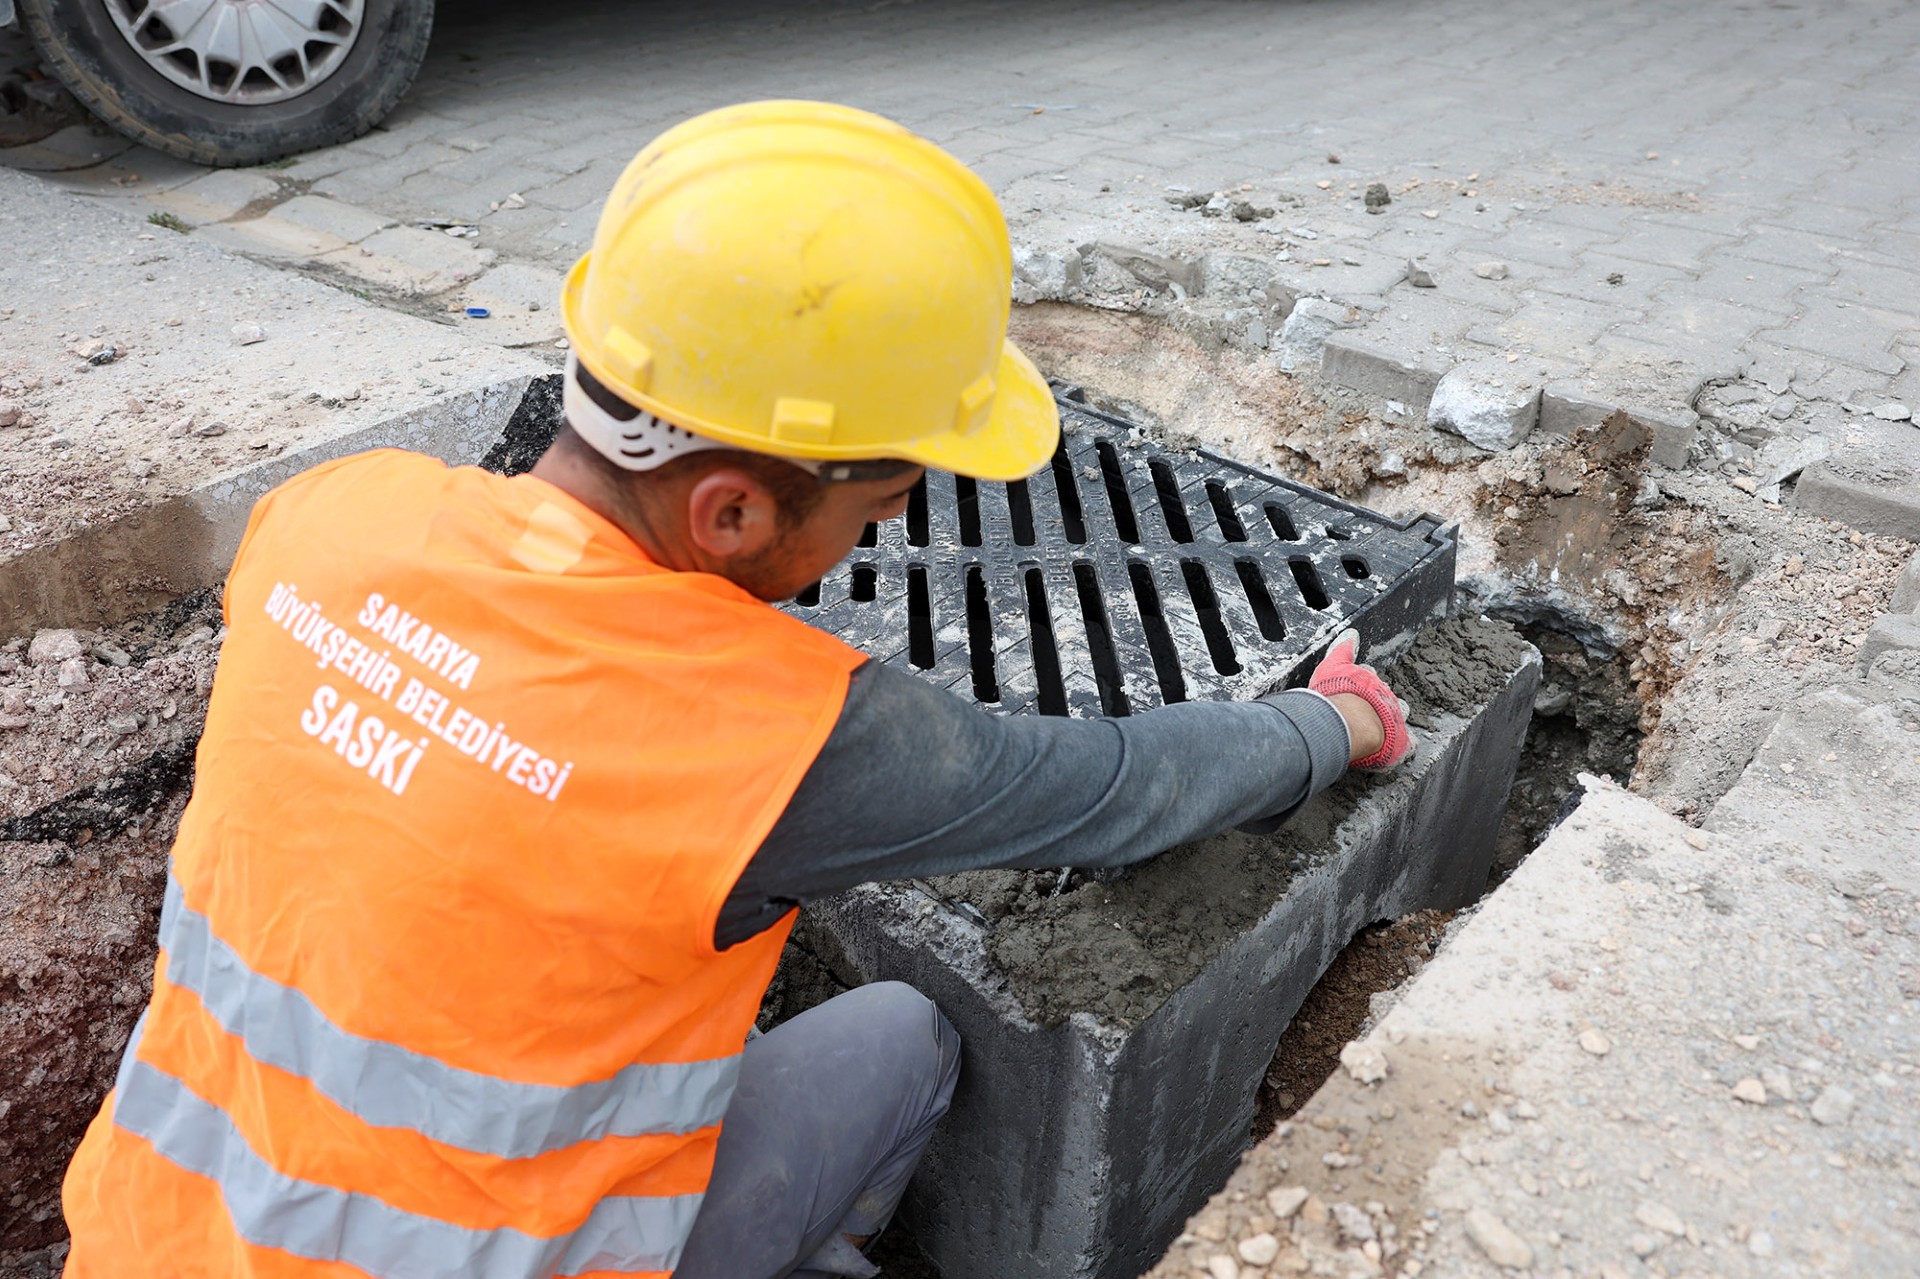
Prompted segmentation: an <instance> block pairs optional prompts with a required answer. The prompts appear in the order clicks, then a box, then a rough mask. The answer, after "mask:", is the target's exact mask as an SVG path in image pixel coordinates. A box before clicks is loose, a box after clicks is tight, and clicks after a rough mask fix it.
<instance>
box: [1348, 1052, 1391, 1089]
mask: <svg viewBox="0 0 1920 1279" xmlns="http://www.w3.org/2000/svg"><path fill="white" fill-rule="evenodd" d="M1340 1064H1341V1065H1342V1066H1345V1067H1346V1068H1347V1073H1348V1074H1349V1075H1351V1076H1353V1078H1354V1080H1355V1081H1356V1082H1359V1083H1363V1084H1373V1083H1378V1082H1380V1081H1381V1080H1382V1079H1385V1078H1386V1077H1387V1055H1386V1054H1385V1053H1383V1052H1381V1051H1380V1050H1379V1049H1378V1048H1375V1047H1374V1046H1373V1045H1372V1044H1348V1045H1347V1046H1346V1047H1344V1048H1342V1049H1341V1050H1340Z"/></svg>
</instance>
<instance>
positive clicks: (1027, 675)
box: [792, 392, 1540, 1279]
mask: <svg viewBox="0 0 1920 1279" xmlns="http://www.w3.org/2000/svg"><path fill="white" fill-rule="evenodd" d="M1062 410H1063V417H1064V419H1065V421H1066V425H1067V428H1068V434H1067V435H1066V437H1065V439H1064V440H1063V442H1062V448H1061V451H1060V453H1059V454H1058V455H1056V457H1055V458H1054V461H1053V464H1052V466H1050V467H1049V468H1048V469H1047V470H1046V471H1043V472H1042V473H1041V474H1040V475H1037V476H1035V477H1034V478H1033V479H1031V480H1029V481H1027V482H1026V483H1025V484H1024V485H989V484H984V483H983V484H970V483H968V482H967V481H965V480H955V479H953V478H952V477H946V476H939V475H935V476H930V477H929V479H928V481H927V483H926V484H925V485H924V486H923V489H922V490H921V491H920V492H919V493H916V495H915V497H914V500H913V504H912V506H911V508H910V509H909V511H908V513H907V515H906V516H905V517H903V518H902V519H901V520H897V521H892V522H890V524H889V525H888V526H885V527H881V528H877V529H870V530H869V536H868V537H867V538H866V539H865V542H866V543H867V544H866V545H864V546H863V548H862V549H861V550H858V551H856V552H855V553H854V555H853V556H852V557H851V558H850V559H849V561H848V562H847V563H846V564H844V565H843V566H841V567H840V568H839V569H837V570H836V571H835V572H834V573H833V574H832V575H830V576H829V577H828V578H826V579H825V580H823V581H822V582H821V583H820V585H819V587H818V588H817V590H816V591H809V592H808V593H807V594H806V595H805V596H803V597H802V599H801V600H799V601H797V602H796V603H795V604H794V605H793V606H792V607H793V611H794V612H796V613H798V614H799V615H800V616H803V617H806V618H808V619H809V620H810V621H812V622H814V623H815V624H816V625H819V626H822V627H824V628H826V629H829V630H832V631H835V632H836V633H838V634H840V635H842V636H844V637H845V638H847V639H848V640H849V641H851V642H853V643H855V644H858V645H860V646H861V647H863V648H864V649H866V651H868V652H870V653H872V654H874V655H875V656H876V657H877V658H880V659H881V660H885V661H890V662H896V663H905V664H906V665H908V666H909V667H911V668H913V669H915V670H917V671H919V672H920V673H921V674H923V675H925V676H926V677H928V678H930V679H932V680H934V681H935V682H937V683H940V684H942V685H943V686H946V687H949V688H952V689H953V690H954V691H955V692H957V693H960V694H962V695H963V696H968V697H971V698H973V699H974V700H975V701H977V702H979V703H980V704H982V705H984V706H987V707H989V708H992V709H996V710H1000V711H1005V712H1026V713H1042V714H1071V715H1085V716H1093V715H1100V714H1103V713H1104V714H1127V713H1130V712H1133V711H1138V710H1142V709H1146V708H1148V707H1152V706H1157V705H1161V704H1164V703H1167V702H1173V701H1180V700H1185V699H1193V698H1224V697H1243V696H1254V695H1257V694H1259V693H1262V692H1266V691H1269V690H1271V689H1274V688H1276V687H1280V686H1282V685H1286V684H1297V683H1300V682H1303V681H1304V678H1305V674H1306V672H1307V671H1308V670H1310V669H1311V666H1312V662H1313V660H1314V659H1316V658H1317V657H1318V655H1319V654H1320V653H1321V652H1323V651H1324V649H1325V647H1326V645H1327V643H1328V642H1329V641H1330V640H1331V638H1332V637H1333V635H1334V634H1336V633H1337V632H1338V631H1339V630H1340V629H1342V628H1343V627H1345V626H1347V625H1354V626H1357V627H1358V628H1359V629H1360V631H1361V633H1362V635H1363V636H1364V637H1366V639H1367V641H1368V642H1369V644H1370V645H1372V646H1373V647H1374V649H1375V650H1376V651H1385V652H1387V653H1388V654H1390V655H1392V654H1398V655H1399V656H1398V659H1397V661H1396V662H1395V665H1394V669H1393V670H1392V671H1391V672H1390V678H1393V679H1395V680H1396V688H1397V689H1398V691H1400V692H1401V694H1402V696H1405V697H1407V700H1408V701H1409V702H1410V703H1412V704H1413V706H1414V708H1415V712H1414V713H1415V717H1416V721H1417V731H1418V733H1419V737H1420V742H1421V750H1420V754H1419V756H1418V758H1417V759H1416V760H1415V761H1414V762H1413V763H1412V764H1411V765H1410V766H1408V767H1406V768H1404V769H1401V770H1398V771H1396V773H1394V774H1393V775H1391V776H1389V777H1385V778H1371V777H1361V776H1358V775H1353V776H1349V777H1348V778H1347V779H1345V780H1343V781H1342V782H1341V783H1340V784H1339V785H1337V786H1336V787H1334V788H1333V789H1332V790H1330V791H1328V792H1327V793H1326V794H1324V795H1322V796H1319V797H1318V798H1317V799H1316V800H1315V801H1314V802H1313V803H1312V804H1310V805H1308V807H1307V809H1306V810H1304V811H1303V812H1302V813H1301V814H1299V815H1298V816H1297V817H1296V819H1295V820H1294V822H1293V823H1291V824H1290V825H1289V826H1288V827H1286V828H1284V829H1282V830H1281V831H1279V832H1278V833H1276V834H1270V835H1250V834H1244V833H1241V832H1228V833H1226V834H1224V835H1221V836H1217V837H1215V838H1213V839H1210V840H1203V841H1200V842H1198V843H1195V844H1192V845H1187V846H1184V847H1182V848H1178V849H1174V850H1171V851H1169V852H1168V853H1165V854H1163V855H1162V856H1160V857H1158V858H1154V859H1152V860H1151V861H1150V862H1147V863H1142V864H1140V865H1139V866H1136V867H1135V868H1132V869H1131V870H1130V871H1129V872H1128V873H1127V874H1126V875H1125V876H1124V877H1122V878H1121V879H1120V880H1119V881H1117V882H1111V883H1106V882H1097V881H1095V880H1093V879H1091V878H1087V877H1080V876H1074V877H1072V880H1073V882H1072V883H1069V880H1068V878H1067V877H1065V876H1062V875H1060V874H1059V873H1057V872H1055V873H1041V872H978V873H975V874H972V875H956V876H948V877H944V878H942V879H939V880H934V881H927V880H916V881H912V882H910V883H892V884H873V885H865V886H863V887H861V888H857V889H855V890H852V891H851V892H848V893H843V894H841V895H839V896H837V897H834V898H831V899H828V900H824V901H820V902H816V903H814V904H812V905H811V906H809V907H808V908H807V910H806V911H805V912H804V913H803V917H802V921H801V926H800V928H799V929H798V930H797V931H796V945H797V946H799V947H801V948H803V949H804V950H806V951H808V952H811V954H812V956H813V957H814V958H816V959H817V960H819V961H820V963H821V964H823V965H824V966H825V968H826V970H827V971H828V972H829V973H830V974H831V975H832V976H833V978H834V979H835V980H836V981H837V982H839V983H842V984H847V985H852V984H859V983H862V982H869V981H878V980H886V979H897V980H902V981H906V982H909V983H911V984H912V985H914V986H916V987H917V988H919V989H920V990H922V991H923V992H925V993H926V994H927V995H928V996H930V997H931V998H932V999H934V1000H935V1001H936V1002H937V1003H938V1004H939V1005H940V1007H941V1009H942V1010H943V1011H944V1012H945V1013H946V1015H947V1016H948V1017H949V1018H950V1019H951V1020H952V1021H953V1023H954V1025H955V1026H956V1028H957V1029H958V1030H959V1031H960V1034H961V1036H962V1037H963V1039H964V1040H965V1043H966V1048H965V1057H964V1064H963V1070H962V1076H961V1083H960V1088H959V1091H958V1092H957V1094H956V1096H955V1101H954V1107H953V1110H952V1112H951V1113H950V1115H949V1117H948V1120H947V1122H946V1124H945V1125H944V1126H943V1127H942V1129H941V1131H940V1132H939V1134H938V1135H937V1136H936V1137H935V1139H934V1144H933V1145H932V1147H931V1148H930V1149H929V1151H928V1155H927V1158H926V1160H925V1162H924V1163H923V1165H922V1167H921V1170H920V1173H919V1174H918V1176H917V1177H916V1179H915V1182H914V1185H913V1187H912V1189H911V1190H910V1192H909V1200H908V1209H907V1210H908V1212H909V1213H910V1215H911V1218H912V1221H913V1224H914V1229H915V1233H916V1235H917V1237H918V1238H919V1241H920V1243H921V1245H922V1247H924V1248H925V1249H926V1250H927V1252H928V1254H929V1255H930V1256H931V1257H932V1258H933V1259H934V1261H935V1262H937V1263H938V1264H939V1266H940V1267H941V1270H942V1273H943V1274H944V1275H945V1276H946V1279H1017V1277H1021V1276H1046V1277H1047V1279H1068V1277H1075V1279H1082V1277H1084V1279H1120V1277H1121V1276H1132V1275H1136V1274H1139V1273H1140V1272H1142V1271H1143V1270H1145V1269H1147V1268H1148V1267H1149V1266H1150V1265H1151V1264H1152V1263H1153V1261H1154V1260H1155V1259H1156V1258H1157V1257H1158V1256H1159V1255H1160V1253H1161V1252H1162V1250H1163V1249H1164V1248H1165V1246H1166V1245H1167V1243H1168V1242H1169V1241H1170V1240H1171V1239H1172V1238H1173V1237H1174V1235H1175V1234H1177V1233H1178V1231H1179V1229H1180V1226H1181V1223H1183V1222H1184V1221H1185V1220H1186V1218H1187V1217H1188V1216H1189V1215H1190V1214H1191V1213H1192V1212H1193V1211H1194V1210H1195V1209H1196V1208H1198V1207H1199V1205H1200V1204H1201V1203H1203V1202H1204V1201H1205V1199H1206V1198H1207V1196H1208V1195H1209V1194H1211V1193H1212V1192H1213V1191H1214V1190H1216V1189H1218V1188H1219V1186H1220V1185H1221V1184H1223V1183H1224V1181H1225V1180H1226V1178H1227V1176H1228V1174H1229V1173H1230V1172H1231V1171H1232V1169H1233V1167H1234V1165H1235V1164H1236V1162H1237V1161H1238V1158H1239V1156H1240V1154H1241V1152H1242V1150H1243V1149H1244V1147H1245V1145H1246V1141H1247V1136H1248V1132H1249V1129H1250V1126H1251V1123H1252V1118H1253V1109H1254V1098H1255V1093H1256V1090H1257V1088H1258V1086H1259V1082H1260V1079H1261V1077H1262V1075H1263V1074H1264V1072H1265V1070H1266V1068H1267V1066H1268V1064H1269V1062H1270V1060H1271V1057H1272V1054H1273V1049H1274V1045H1275V1043H1276V1042H1277V1041H1278V1039H1279V1037H1280V1034H1281V1032H1282V1031H1283V1030H1284V1029H1285V1027H1286V1025H1287V1023H1288V1022H1289V1021H1290V1020H1291V1019H1292V1017H1293V1015H1294V1013H1295V1012H1296V1011H1297V1010H1298V1008H1299V1006H1300V1003H1301V1001H1302V1000H1304V999H1305V997H1306V995H1307V992H1308V991H1309V990H1311V989H1312V987H1313V985H1314V983H1315V982H1316V981H1318V980H1319V978H1320V976H1321V974H1322V973H1323V972H1324V971H1325V969H1326V967H1327V965H1328V964H1329V963H1331V962H1332V960H1333V958H1334V956H1335V955H1337V954H1338V953H1339V951H1340V950H1341V949H1342V948H1343V947H1344V946H1345V945H1346V944H1347V942H1348V941H1349V940H1350V939H1351V938H1352V937H1353V935H1354V934H1355V933H1356V932H1358V931H1359V930H1360V929H1361V928H1363V927H1365V926H1366V925H1368V924H1370V923H1373V922H1374V921H1376V920H1380V919H1387V918H1393V917H1396V916H1398V915H1402V914H1405V913H1408V912H1410V911H1414V910H1420V909H1425V908H1429V907H1453V906H1459V905H1463V904H1465V903H1467V902H1470V901H1472V900H1474V899H1475V898H1477V897H1478V896H1479V895H1480V893H1481V891H1482V890H1483V888H1484V885H1485V880H1486V875H1487V870H1488V866H1489V864H1490V862H1491V859H1492V852H1493V842H1494V836H1495V833H1496V831H1497V829H1498V826H1499V822H1500V817H1501V813H1502V811H1503V809H1504V807H1505V803H1506V795H1507V790H1508V788H1509V787H1510V785H1511V783H1512V778H1513V772H1514V766H1515V763H1516V761H1517V757H1518V753H1519V749H1520V745H1521V742H1522V739H1523V738H1524V736H1525V731H1526V726H1527V722H1528V718H1529V716H1530V714H1531V710H1532V701H1533V693H1534V690H1535V688H1536V687H1537V685H1538V682H1539V669H1540V668H1539V657H1538V654H1536V653H1534V652H1533V650H1532V649H1531V648H1529V647H1528V646H1526V645H1525V644H1524V643H1522V642H1521V641H1519V640H1518V639H1517V638H1515V637H1514V636H1513V635H1512V633H1511V632H1510V631H1507V630H1506V629H1505V628H1502V627H1499V626H1497V625H1494V624H1491V623H1481V622H1468V621H1463V620H1454V621H1445V622H1441V623H1440V624H1438V625H1435V626H1428V625H1427V624H1428V623H1430V622H1434V621H1435V620H1436V619H1439V618H1442V617H1444V616H1445V614H1446V613H1447V611H1448V609H1449V608H1450V604H1451V596H1452V585H1453V567H1454V554H1455V548H1454V543H1453V540H1452V537H1451V535H1450V532H1449V531H1448V530H1446V529H1445V528H1443V527H1442V526H1441V523H1440V521H1438V520H1435V519H1433V518H1432V517H1421V518H1418V519H1414V520H1409V521H1395V520H1390V519H1387V518H1385V517H1383V516H1381V515H1378V514H1376V513H1374V512H1370V511H1366V510H1363V509H1361V508H1359V507H1355V506H1352V505H1349V504H1347V503H1344V502H1340V501H1338V500H1337V499H1334V498H1332V497H1330V496H1328V495H1326V494H1322V493H1318V492H1315V491H1314V490H1311V489H1307V488H1304V487H1302V486H1300V485H1296V484H1292V483H1290V482H1288V481H1285V480H1282V479H1279V478H1276V477H1273V476H1269V475H1264V474H1261V473H1259V472H1257V471H1253V470H1250V469H1248V468H1245V467H1242V466H1239V465H1237V464H1234V463H1232V462H1229V461H1227V460H1225V459H1222V458H1217V457H1213V456H1210V455H1206V454H1197V455H1196V454H1175V453H1171V452H1168V451H1167V450H1165V449H1162V448H1160V447H1158V446H1156V445H1154V444H1152V443H1151V442H1149V441H1146V440H1145V439H1144V438H1143V437H1142V436H1141V435H1140V433H1139V432H1138V431H1137V430H1136V429H1133V428H1131V427H1130V426H1129V425H1128V424H1127V423H1124V422H1120V421H1117V420H1115V419H1112V418H1108V417H1105V416H1103V415H1100V414H1097V413H1094V412H1092V411H1090V410H1089V409H1087V408H1086V407H1085V406H1084V405H1082V404H1080V403H1078V402H1076V401H1075V400H1074V399H1073V398H1071V392H1069V393H1068V395H1067V396H1066V397H1063V402H1062ZM1423 628H1424V629H1423ZM1063 888H1064V889H1066V891H1064V892H1063V891H1061V890H1062V889H1063ZM1069 969H1070V970H1072V971H1073V972H1075V973H1078V974H1080V975H1081V977H1082V981H1081V983H1080V988H1073V989H1069V988H1066V987H1067V986H1071V985H1072V984H1071V983H1066V984H1065V985H1064V986H1063V984H1062V983H1060V982H1058V981H1057V980H1056V976H1057V974H1058V973H1060V972H1062V971H1066V970H1069ZM1050 973H1051V974H1055V975H1056V976H1050V975H1049V974H1050Z"/></svg>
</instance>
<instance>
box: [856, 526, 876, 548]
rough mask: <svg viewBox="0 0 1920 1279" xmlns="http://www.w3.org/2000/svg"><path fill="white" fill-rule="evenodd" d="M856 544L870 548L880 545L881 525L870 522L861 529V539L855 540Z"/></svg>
mask: <svg viewBox="0 0 1920 1279" xmlns="http://www.w3.org/2000/svg"><path fill="white" fill-rule="evenodd" d="M854 545H855V546H864V547H869V548H870V547H875V546H878V545H880V526H879V525H878V524H869V525H867V526H866V527H865V528H863V529H861V530H860V540H859V541H858V542H855V543H854Z"/></svg>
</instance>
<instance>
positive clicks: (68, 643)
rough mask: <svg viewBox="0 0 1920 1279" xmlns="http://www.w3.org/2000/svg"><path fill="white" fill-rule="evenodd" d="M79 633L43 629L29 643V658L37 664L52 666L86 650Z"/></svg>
mask: <svg viewBox="0 0 1920 1279" xmlns="http://www.w3.org/2000/svg"><path fill="white" fill-rule="evenodd" d="M86 651H87V650H86V647H85V646H84V645H83V644H81V643H80V637H79V635H77V634H75V633H74V632H73V631H69V630H47V631H41V632H39V633H38V634H37V635H35V636H34V637H33V642H32V643H30V644H28V645H27V660H28V661H29V662H32V663H33V664H34V665H35V666H51V665H54V664H55V663H58V662H64V661H68V660H70V659H72V658H75V657H78V656H80V655H81V654H82V653H84V652H86Z"/></svg>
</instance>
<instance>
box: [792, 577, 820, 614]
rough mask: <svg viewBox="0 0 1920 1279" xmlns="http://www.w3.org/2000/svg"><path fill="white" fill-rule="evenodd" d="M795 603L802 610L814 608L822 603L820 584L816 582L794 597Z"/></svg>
mask: <svg viewBox="0 0 1920 1279" xmlns="http://www.w3.org/2000/svg"><path fill="white" fill-rule="evenodd" d="M793 602H794V603H795V604H798V605H800V606H801V607H802V608H813V607H815V606H817V605H818V604H819V603H820V583H818V582H814V583H812V584H811V585H809V586H807V587H805V588H804V589H802V590H801V592H800V593H799V594H798V595H796V596H794V597H793Z"/></svg>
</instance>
